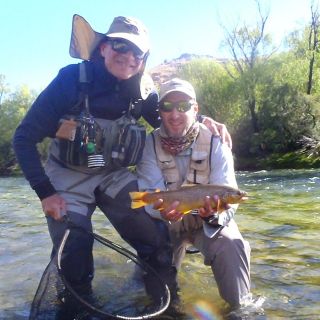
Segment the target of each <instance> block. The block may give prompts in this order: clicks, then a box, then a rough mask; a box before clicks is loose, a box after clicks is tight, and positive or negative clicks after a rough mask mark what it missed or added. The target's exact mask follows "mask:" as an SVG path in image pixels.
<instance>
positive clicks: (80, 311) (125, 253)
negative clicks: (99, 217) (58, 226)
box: [29, 229, 170, 320]
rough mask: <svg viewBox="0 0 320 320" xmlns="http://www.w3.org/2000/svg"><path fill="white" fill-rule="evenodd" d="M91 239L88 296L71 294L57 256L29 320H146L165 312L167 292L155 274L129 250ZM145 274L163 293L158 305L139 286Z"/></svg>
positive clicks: (41, 283)
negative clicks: (92, 271)
mask: <svg viewBox="0 0 320 320" xmlns="http://www.w3.org/2000/svg"><path fill="white" fill-rule="evenodd" d="M68 230H69V229H68ZM68 230H67V231H66V234H65V237H64V240H63V241H62V243H61V245H60V249H59V252H60V254H61V252H62V251H63V246H64V241H67V237H68V235H67V233H68ZM93 235H94V239H95V241H94V247H93V256H94V263H95V275H94V279H93V281H92V286H91V288H90V292H85V293H81V294H79V293H77V292H75V291H74V290H73V288H72V286H70V284H69V283H68V282H67V281H66V279H65V278H64V276H63V270H61V269H60V264H59V258H60V256H61V255H60V256H59V252H58V253H57V254H56V255H55V256H54V257H53V258H52V259H51V261H50V263H49V264H48V266H47V267H46V269H45V271H44V273H43V275H42V278H41V280H40V283H39V286H38V289H37V291H36V294H35V296H34V299H33V302H32V305H31V311H30V316H29V320H53V319H54V320H67V319H79V320H80V319H93V320H94V319H150V318H154V317H155V316H159V315H160V314H162V313H163V312H164V311H165V310H166V309H167V307H168V305H169V303H170V292H169V289H168V287H167V286H166V284H164V283H163V282H162V281H161V280H160V278H157V274H156V273H155V271H153V269H151V268H150V267H149V266H148V265H146V264H145V263H143V262H142V261H141V260H139V258H138V257H137V256H136V255H135V254H133V253H132V252H130V251H129V250H127V249H125V248H123V247H121V246H119V245H117V244H115V243H113V242H111V241H109V240H107V239H105V238H103V237H101V236H99V235H97V234H93ZM146 274H152V276H153V277H154V279H155V281H157V282H158V283H157V285H159V284H160V287H161V288H162V289H161V290H163V298H161V301H160V302H157V303H155V302H154V301H153V300H152V299H151V298H150V296H149V295H148V294H147V293H146V291H145V285H144V282H143V278H144V276H145V275H146Z"/></svg>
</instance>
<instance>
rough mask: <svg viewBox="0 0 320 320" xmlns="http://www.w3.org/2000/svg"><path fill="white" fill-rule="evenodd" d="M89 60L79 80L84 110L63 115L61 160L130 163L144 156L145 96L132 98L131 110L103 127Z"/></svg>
mask: <svg viewBox="0 0 320 320" xmlns="http://www.w3.org/2000/svg"><path fill="white" fill-rule="evenodd" d="M86 64H87V62H86V61H83V62H82V63H80V65H79V66H80V69H79V82H80V87H81V92H80V96H81V97H82V98H81V99H80V100H81V101H80V103H78V104H77V106H79V105H81V106H82V110H81V111H80V114H79V115H78V116H66V117H64V118H63V119H61V123H60V127H59V129H58V131H57V133H56V137H57V138H58V139H59V160H60V161H62V162H64V163H65V164H68V165H72V166H87V167H89V168H97V167H111V168H113V167H114V168H119V167H128V166H133V165H135V164H136V163H137V162H138V161H139V160H140V159H141V156H142V152H143V148H144V144H145V139H146V129H145V127H144V126H143V125H141V124H139V123H138V122H137V119H138V118H139V117H140V115H141V108H142V99H137V100H136V101H130V105H129V107H128V111H127V112H126V113H125V114H124V115H123V116H121V117H120V118H118V119H116V120H113V121H111V120H109V121H108V125H106V126H105V127H103V128H102V127H101V126H100V125H99V124H98V122H97V121H96V120H95V119H94V117H93V116H92V115H91V113H90V106H89V83H90V82H91V79H90V78H89V77H88V76H87V70H86V68H87V66H86Z"/></svg>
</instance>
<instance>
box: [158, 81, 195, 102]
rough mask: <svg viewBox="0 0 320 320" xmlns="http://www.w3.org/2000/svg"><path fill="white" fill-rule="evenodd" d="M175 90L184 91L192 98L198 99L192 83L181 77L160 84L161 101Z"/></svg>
mask: <svg viewBox="0 0 320 320" xmlns="http://www.w3.org/2000/svg"><path fill="white" fill-rule="evenodd" d="M174 91H177V92H182V93H184V94H186V95H187V96H189V97H190V98H191V99H194V100H196V93H195V91H194V88H193V86H192V85H191V83H190V82H188V81H185V80H181V79H179V78H174V79H171V80H169V81H167V82H164V83H163V84H162V85H161V86H160V93H159V95H160V98H159V99H160V101H161V100H163V99H164V98H165V97H166V96H167V95H168V94H169V93H170V92H174Z"/></svg>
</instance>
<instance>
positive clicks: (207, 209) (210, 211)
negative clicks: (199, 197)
mask: <svg viewBox="0 0 320 320" xmlns="http://www.w3.org/2000/svg"><path fill="white" fill-rule="evenodd" d="M212 200H213V202H214V205H212ZM229 208H230V206H229V205H228V204H222V203H221V201H220V199H219V196H217V195H214V196H212V197H209V196H206V197H205V199H204V206H203V207H202V208H200V209H199V215H200V217H202V218H207V217H211V216H213V215H216V214H217V213H218V211H221V210H227V209H229Z"/></svg>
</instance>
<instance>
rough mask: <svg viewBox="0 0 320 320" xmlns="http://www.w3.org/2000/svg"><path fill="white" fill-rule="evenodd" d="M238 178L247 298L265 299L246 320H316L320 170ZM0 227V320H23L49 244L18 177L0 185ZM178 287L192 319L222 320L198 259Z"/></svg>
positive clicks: (98, 225)
mask: <svg viewBox="0 0 320 320" xmlns="http://www.w3.org/2000/svg"><path fill="white" fill-rule="evenodd" d="M237 179H238V184H239V187H240V188H241V189H243V190H245V191H247V192H248V193H249V195H250V199H249V200H248V201H247V202H245V203H243V204H241V205H240V206H239V209H238V211H237V215H236V221H237V223H238V225H239V228H240V230H241V232H242V234H243V236H244V237H245V238H246V239H247V240H248V241H249V242H250V245H251V248H252V253H251V277H252V293H253V296H254V297H259V296H261V297H264V299H265V302H264V304H263V305H262V308H263V309H264V314H261V308H260V309H259V312H260V314H259V312H254V310H253V312H252V313H251V314H249V316H248V319H297V320H298V319H299V320H300V319H307V320H309V319H312V320H313V319H320V253H319V252H320V251H319V245H320V241H319V236H320V231H319V228H320V170H319V169H318V170H277V171H260V172H251V173H249V172H239V173H237ZM93 220H94V227H95V231H96V232H97V233H99V234H101V235H103V236H105V237H107V238H109V239H110V240H112V241H114V242H117V243H119V244H123V242H122V240H121V239H120V238H119V236H117V235H116V233H115V232H114V230H113V228H112V227H111V226H110V224H109V223H108V221H106V219H105V217H104V216H103V215H102V214H101V213H100V212H97V213H96V214H95V215H94V219H93ZM0 224H1V228H0V319H18V320H19V319H21V320H22V319H27V318H28V315H29V309H30V304H31V301H32V299H33V296H34V293H35V290H36V288H37V286H38V283H39V280H40V278H41V275H42V272H43V270H44V268H45V267H46V265H47V264H48V262H49V253H50V249H51V242H50V239H49V236H48V232H47V228H46V222H45V218H44V216H43V213H42V211H41V205H40V202H39V201H38V199H37V198H36V196H35V194H34V192H33V191H32V190H31V189H30V187H29V185H28V184H27V182H26V181H25V180H24V179H23V178H0ZM179 282H180V287H181V291H182V297H183V304H184V306H185V309H186V311H187V312H188V314H189V319H212V320H213V319H221V314H223V313H224V312H225V310H226V305H225V304H224V302H223V301H222V300H221V298H220V297H219V294H218V292H217V289H216V286H215V282H214V280H213V278H212V275H211V270H210V268H208V267H205V266H203V264H202V258H201V256H200V255H199V254H192V255H187V256H186V258H185V260H184V263H183V267H182V271H181V272H180V274H179ZM197 314H203V317H202V318H201V317H200V316H199V315H198V316H197ZM204 314H206V316H207V318H204ZM208 314H211V316H210V315H208Z"/></svg>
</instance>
